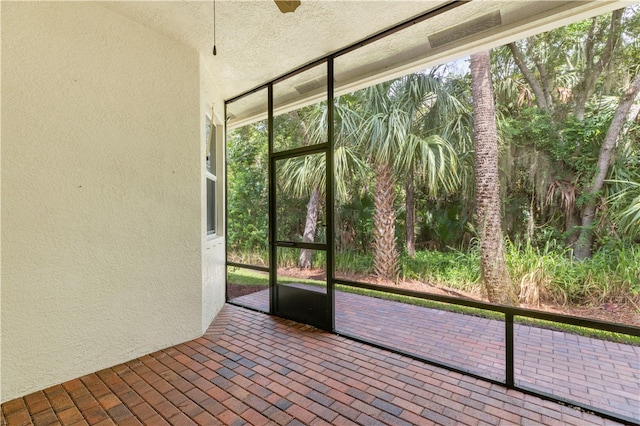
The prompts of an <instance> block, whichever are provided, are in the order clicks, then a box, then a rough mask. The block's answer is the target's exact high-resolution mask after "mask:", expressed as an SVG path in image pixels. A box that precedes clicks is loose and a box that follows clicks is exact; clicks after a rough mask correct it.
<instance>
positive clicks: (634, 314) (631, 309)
mask: <svg viewBox="0 0 640 426" xmlns="http://www.w3.org/2000/svg"><path fill="white" fill-rule="evenodd" d="M279 273H280V274H281V275H283V276H289V277H297V278H304V279H321V280H324V279H325V276H324V273H323V271H321V270H318V269H307V270H304V269H298V268H285V269H281V270H279ZM339 278H343V279H346V280H350V281H360V282H367V283H371V284H377V285H382V286H389V287H395V288H404V289H408V290H415V291H421V292H425V293H431V294H437V295H446V296H455V297H463V298H469V299H473V300H479V301H485V302H486V301H487V300H486V299H484V298H483V297H482V296H481V295H477V294H470V293H466V292H463V291H458V290H450V289H446V288H443V287H439V286H435V285H431V284H427V283H423V282H420V281H415V280H403V281H398V282H397V283H394V282H388V281H387V282H384V281H381V280H379V279H377V278H376V277H373V276H367V275H347V274H340V275H339ZM228 291H229V298H230V299H234V298H236V297H240V296H243V295H245V294H250V293H252V292H254V291H256V286H252V285H238V284H236V285H232V286H230V287H229V289H228ZM521 306H522V307H523V308H528V309H534V310H539V311H545V312H551V313H556V314H564V315H572V316H577V317H583V318H590V319H595V320H600V321H607V322H615V323H620V324H626V325H635V326H639V327H640V310H639V309H638V306H634V305H633V304H632V303H626V304H612V303H606V304H602V305H599V306H573V305H565V306H562V305H552V304H540V306H526V305H521Z"/></svg>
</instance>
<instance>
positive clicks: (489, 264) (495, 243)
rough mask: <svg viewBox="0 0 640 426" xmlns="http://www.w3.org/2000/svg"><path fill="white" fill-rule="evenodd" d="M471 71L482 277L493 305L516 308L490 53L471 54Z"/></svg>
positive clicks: (516, 300)
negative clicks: (504, 225)
mask: <svg viewBox="0 0 640 426" xmlns="http://www.w3.org/2000/svg"><path fill="white" fill-rule="evenodd" d="M470 69H471V91H472V97H473V132H474V147H475V172H476V173H475V174H476V185H475V186H476V208H477V219H476V221H477V231H478V234H479V238H480V262H481V271H482V277H481V278H482V282H483V283H484V286H485V289H486V291H487V296H488V298H489V301H490V302H492V303H499V304H504V305H515V304H517V302H518V299H517V295H516V292H515V289H514V288H513V287H512V285H511V281H510V278H509V271H508V270H507V264H506V260H505V253H504V239H503V234H502V215H501V211H500V180H499V176H498V131H497V127H496V118H495V104H494V100H493V88H492V85H491V58H490V56H489V52H488V51H485V52H481V53H476V54H474V55H471V64H470Z"/></svg>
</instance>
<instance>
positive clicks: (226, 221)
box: [211, 102, 229, 302]
mask: <svg viewBox="0 0 640 426" xmlns="http://www.w3.org/2000/svg"><path fill="white" fill-rule="evenodd" d="M211 120H213V117H211ZM223 126H224V138H222V140H223V146H222V155H223V156H224V300H225V302H226V301H228V300H229V282H228V281H229V271H228V270H227V269H228V266H227V260H228V259H229V253H228V250H229V249H228V247H229V219H228V218H229V212H228V211H227V208H228V206H229V202H228V200H227V194H228V186H227V170H228V167H229V159H228V158H227V103H226V102H225V103H224V123H223Z"/></svg>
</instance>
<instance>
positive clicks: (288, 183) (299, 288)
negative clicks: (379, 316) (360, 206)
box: [271, 144, 332, 330]
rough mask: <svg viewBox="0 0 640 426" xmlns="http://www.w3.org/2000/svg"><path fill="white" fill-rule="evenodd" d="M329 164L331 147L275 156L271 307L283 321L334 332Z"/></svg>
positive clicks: (273, 168)
mask: <svg viewBox="0 0 640 426" xmlns="http://www.w3.org/2000/svg"><path fill="white" fill-rule="evenodd" d="M326 164H327V152H326V144H322V145H321V146H319V147H313V148H312V149H310V150H308V149H304V148H303V149H302V150H299V149H295V150H291V151H289V152H285V153H281V154H277V155H274V156H272V160H271V167H272V171H273V173H274V176H275V180H276V185H275V186H274V190H275V194H274V195H275V203H274V210H275V215H274V216H275V224H274V225H275V226H274V228H275V240H274V241H273V242H272V258H273V259H274V260H275V268H272V270H273V276H274V278H273V280H272V281H273V285H272V292H273V296H274V297H273V299H272V301H273V307H274V313H275V314H276V315H278V316H281V317H284V318H289V319H292V320H295V321H300V322H303V323H306V324H310V325H313V326H316V327H318V328H322V329H325V330H331V328H332V321H331V318H332V306H331V299H332V298H331V297H329V288H328V285H327V272H328V270H329V269H328V259H329V256H328V255H329V253H328V245H327V208H326V206H327V202H326V193H327V191H326V169H327V167H326ZM302 173H305V174H306V175H305V176H301V174H302Z"/></svg>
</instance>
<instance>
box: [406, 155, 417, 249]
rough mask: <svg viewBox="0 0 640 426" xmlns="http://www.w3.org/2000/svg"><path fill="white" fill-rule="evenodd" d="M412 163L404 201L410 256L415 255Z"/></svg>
mask: <svg viewBox="0 0 640 426" xmlns="http://www.w3.org/2000/svg"><path fill="white" fill-rule="evenodd" d="M413 175H414V173H413V165H412V166H410V167H409V175H408V176H407V196H406V197H407V198H406V201H405V210H406V213H405V214H406V219H407V220H406V226H407V253H408V254H409V256H411V257H415V256H416V231H415V223H416V209H415V201H414V200H415V188H414V182H413V178H414V176H413Z"/></svg>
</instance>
